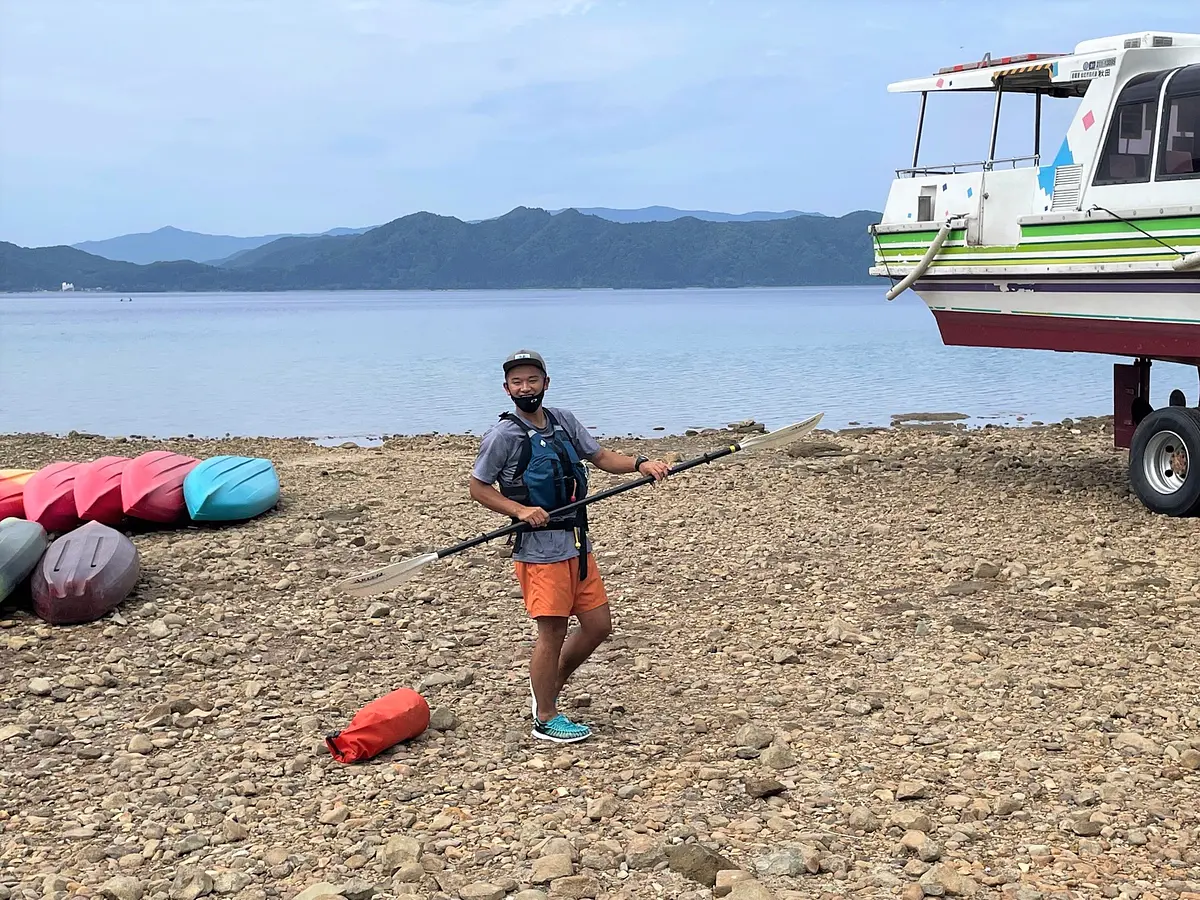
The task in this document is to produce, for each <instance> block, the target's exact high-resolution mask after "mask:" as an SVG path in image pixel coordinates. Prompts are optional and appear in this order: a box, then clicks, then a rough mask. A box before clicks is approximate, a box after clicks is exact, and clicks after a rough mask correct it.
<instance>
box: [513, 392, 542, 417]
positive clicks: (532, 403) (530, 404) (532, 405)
mask: <svg viewBox="0 0 1200 900" xmlns="http://www.w3.org/2000/svg"><path fill="white" fill-rule="evenodd" d="M545 396H546V391H545V390H544V389H543V390H542V391H541V393H538V394H534V395H533V396H532V397H513V398H512V401H513V403H515V404H517V409H519V410H520V411H521V412H525V413H534V412H537V411H538V407H540V406H541V405H542V398H543V397H545Z"/></svg>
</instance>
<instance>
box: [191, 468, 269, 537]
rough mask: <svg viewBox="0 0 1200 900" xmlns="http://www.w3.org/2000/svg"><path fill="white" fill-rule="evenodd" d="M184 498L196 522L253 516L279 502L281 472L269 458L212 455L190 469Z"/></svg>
mask: <svg viewBox="0 0 1200 900" xmlns="http://www.w3.org/2000/svg"><path fill="white" fill-rule="evenodd" d="M183 497H184V501H185V502H186V504H187V511H188V515H189V516H190V517H191V519H192V520H193V521H195V522H235V521H243V520H246V519H252V518H254V517H255V516H258V515H261V514H262V513H264V512H266V511H267V510H269V509H272V508H273V507H274V506H275V505H276V504H277V503H278V502H279V475H278V473H277V472H276V471H275V466H274V465H273V464H272V463H271V461H270V460H268V459H261V458H258V457H252V456H212V457H209V458H208V459H206V460H204V461H203V462H202V463H200V465H198V466H196V467H195V468H193V469H192V470H191V471H190V472H188V474H187V477H186V478H185V479H184V481H183Z"/></svg>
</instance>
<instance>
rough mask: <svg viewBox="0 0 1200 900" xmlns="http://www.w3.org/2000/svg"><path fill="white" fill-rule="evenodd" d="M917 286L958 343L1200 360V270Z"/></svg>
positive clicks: (945, 337)
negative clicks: (1172, 274)
mask: <svg viewBox="0 0 1200 900" xmlns="http://www.w3.org/2000/svg"><path fill="white" fill-rule="evenodd" d="M913 290H914V292H916V293H917V295H918V296H920V297H921V299H922V300H923V301H924V302H925V303H926V305H927V306H928V307H929V309H930V311H931V312H932V313H933V316H934V319H935V320H936V321H937V325H938V329H939V331H940V332H941V336H942V341H943V342H944V343H945V344H948V345H952V346H966V347H1005V348H1015V349H1030V350H1057V351H1065V352H1077V353H1103V354H1112V355H1119V356H1132V357H1148V358H1152V359H1162V360H1175V361H1180V362H1186V363H1194V362H1198V361H1200V274H1197V275H1189V276H1176V277H1169V278H1168V277H1148V276H1146V275H1144V274H1143V275H1128V276H1120V277H1118V276H1113V275H1107V276H1097V275H1086V276H1083V275H1081V276H1040V277H1039V276H1016V277H1014V276H1008V277H1005V276H999V277H996V276H991V277H986V278H979V277H932V278H931V277H926V278H921V279H918V280H917V282H916V283H915V284H914V285H913Z"/></svg>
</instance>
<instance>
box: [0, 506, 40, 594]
mask: <svg viewBox="0 0 1200 900" xmlns="http://www.w3.org/2000/svg"><path fill="white" fill-rule="evenodd" d="M49 544H50V542H49V540H48V539H47V537H46V529H45V528H43V527H42V526H41V525H39V524H38V523H37V522H30V521H29V520H27V519H18V518H11V517H10V518H6V519H0V603H3V602H4V601H5V600H7V599H8V598H9V597H10V596H11V595H12V594H13V592H14V591H16V589H17V588H18V587H20V586H21V584H22V583H23V582H24V581H25V579H26V578H28V577H29V573H31V572H32V571H33V570H34V569H35V568H36V567H37V564H38V561H39V560H40V559H41V558H42V556H43V554H45V552H46V548H47V547H48V546H49Z"/></svg>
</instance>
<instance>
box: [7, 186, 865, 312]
mask: <svg viewBox="0 0 1200 900" xmlns="http://www.w3.org/2000/svg"><path fill="white" fill-rule="evenodd" d="M881 217H882V216H881V214H880V213H877V212H870V211H860V212H854V213H849V214H848V215H844V216H839V217H832V216H807V215H799V216H793V217H791V218H780V219H773V220H767V221H733V222H712V221H702V220H700V219H698V218H694V217H683V218H676V219H673V220H671V221H654V222H638V223H619V222H613V221H610V220H608V219H605V218H602V217H600V216H596V215H585V214H584V213H582V212H579V211H577V210H566V211H563V212H558V213H557V214H552V213H550V212H547V211H546V210H543V209H529V208H526V207H517V208H516V209H514V210H512V211H511V212H509V213H507V214H505V215H503V216H500V217H498V218H495V219H488V220H486V221H483V222H476V223H471V222H464V221H462V220H460V219H456V218H452V217H449V216H438V215H434V214H432V213H426V212H422V213H415V214H413V215H409V216H404V217H403V218H399V219H395V220H394V221H392V222H388V223H387V224H385V225H380V226H378V227H376V228H372V229H369V230H366V231H362V232H359V233H348V234H327V235H317V236H299V235H289V236H285V237H281V238H278V239H276V240H273V241H270V242H268V243H266V244H262V245H260V246H257V247H252V248H249V249H243V250H239V251H237V252H236V253H235V254H234V255H232V256H231V257H226V258H225V261H224V262H223V263H222V264H221V265H210V264H206V263H201V262H196V261H190V260H178V261H171V262H155V263H151V264H146V265H139V264H135V263H131V262H127V261H123V260H110V259H106V258H104V257H101V256H97V255H95V254H91V253H86V252H84V251H81V250H79V249H76V248H74V247H63V246H59V247H38V248H33V249H30V248H24V247H18V246H17V245H15V244H9V243H0V290H3V291H58V290H60V288H61V286H62V284H63V282H70V283H71V284H73V285H74V288H75V290H77V291H84V290H104V291H119V292H125V293H130V292H138V291H268V290H342V289H359V290H381V289H390V290H406V289H424V290H466V289H522V288H681V287H749V286H788V285H804V284H862V283H869V282H870V281H871V280H872V279H871V277H870V276H869V275H868V274H867V270H868V268H869V267H870V266H871V264H872V259H873V252H872V247H871V241H870V237H869V235H868V234H867V226H868V225H869V224H872V223H875V222H878V221H879V220H880V218H881Z"/></svg>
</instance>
